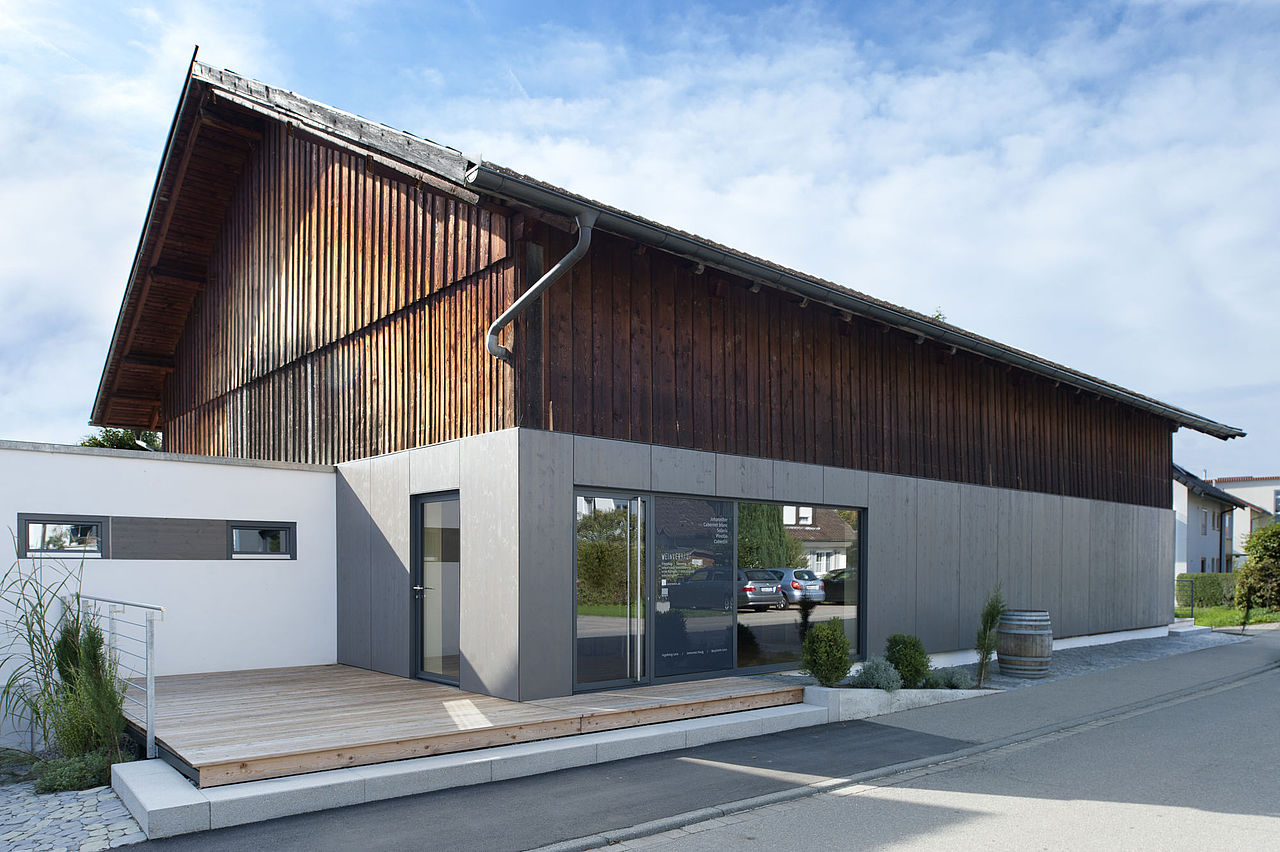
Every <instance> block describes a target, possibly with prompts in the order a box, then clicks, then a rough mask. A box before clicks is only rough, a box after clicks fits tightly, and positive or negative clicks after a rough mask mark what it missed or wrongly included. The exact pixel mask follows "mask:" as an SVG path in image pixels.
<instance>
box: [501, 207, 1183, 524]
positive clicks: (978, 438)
mask: <svg viewBox="0 0 1280 852" xmlns="http://www.w3.org/2000/svg"><path fill="white" fill-rule="evenodd" d="M540 242H543V243H545V244H546V256H547V258H548V261H549V262H551V261H554V260H555V259H558V258H559V257H561V256H563V255H564V253H565V252H566V251H568V249H569V247H570V245H571V243H572V238H571V237H569V236H568V235H564V234H562V233H560V232H558V231H554V230H549V229H544V230H543V233H542V235H541V236H540ZM750 283H751V282H749V281H745V280H742V279H738V278H735V277H733V276H729V275H727V274H723V273H719V272H716V271H713V270H707V271H705V272H704V273H702V274H696V272H695V270H694V268H693V265H692V264H691V263H689V262H687V261H683V260H681V259H678V258H675V257H672V256H671V255H667V254H664V253H662V252H659V251H654V250H652V249H649V250H647V251H644V252H643V253H638V252H637V250H636V247H635V246H634V244H632V243H630V242H627V241H624V240H622V239H620V238H616V237H613V236H611V235H607V234H599V233H597V236H596V238H595V239H594V241H593V243H592V248H591V252H590V254H589V256H588V257H587V258H585V259H584V260H583V261H582V262H581V263H579V265H578V266H577V267H575V268H574V270H573V272H572V273H571V275H570V276H568V277H566V278H565V279H562V280H561V281H560V282H559V283H558V284H556V285H555V286H554V287H552V288H551V289H550V290H549V291H548V292H547V294H546V295H545V296H544V297H543V317H542V318H541V319H540V320H539V322H540V323H541V332H542V337H543V341H542V343H543V352H544V356H543V358H542V359H541V362H540V369H541V371H542V374H541V375H540V374H539V366H538V365H537V364H534V365H531V366H529V367H526V368H525V370H524V371H523V372H522V376H521V377H520V379H519V381H518V382H517V387H518V391H517V392H518V394H519V395H520V400H519V404H520V410H521V411H524V412H526V416H525V420H524V423H523V425H527V426H533V427H535V428H545V429H552V430H556V431H561V432H574V433H577V434H584V435H595V436H599V437H605V438H619V439H625V440H633V441H644V442H651V443H656V444H667V445H671V446H679V447H692V448H695V449H700V450H713V451H717V452H728V453H736V454H742V455H753V456H763V457H767V458H774V459H783V460H789V461H800V462H809V463H815V464H827V465H839V466H845V467H852V468H858V469H862V470H871V471H880V472H885V473H896V474H905V475H910V476H921V477H928V478H932V479H942V480H950V481H957V482H971V483H977V484H982V485H994V486H1000V487H1007V488H1017V489H1023V490H1030V491H1042V492H1047V493H1053V494H1064V495H1069V496H1077V497H1087V498H1093V499H1100V500H1112V501H1117V502H1125V503H1136V504H1142V505H1149V506H1159V507H1165V508H1167V507H1168V505H1169V500H1170V491H1169V470H1170V464H1171V462H1172V441H1171V431H1170V429H1171V427H1170V424H1169V423H1168V422H1167V421H1166V420H1164V419H1162V418H1159V417H1157V416H1154V415H1150V414H1146V413H1144V412H1141V411H1138V410H1136V409H1132V408H1129V407H1127V406H1124V405H1120V404H1117V403H1113V402H1111V401H1109V400H1100V399H1097V398H1095V397H1094V396H1093V395H1092V394H1088V393H1083V392H1082V393H1076V391H1075V389H1073V388H1069V387H1065V386H1061V387H1058V386H1055V385H1054V383H1053V382H1052V381H1049V380H1046V379H1043V378H1040V377H1038V376H1034V375H1032V374H1030V373H1027V372H1025V371H1022V370H1018V369H1016V368H1009V367H1006V366H1005V365H1003V364H998V363H995V362H992V361H989V360H987V359H983V358H979V357H977V356H974V355H970V354H966V353H962V352H958V353H955V354H950V352H949V349H948V348H943V347H940V346H938V345H936V344H934V343H932V342H929V341H925V342H923V343H918V342H917V338H916V337H915V336H914V335H909V334H907V333H904V332H901V331H897V330H894V329H888V328H886V327H885V326H882V325H880V324H878V323H875V322H872V321H870V320H863V319H860V318H857V317H855V318H853V319H852V321H845V320H843V319H842V318H841V317H840V315H839V314H838V313H836V312H835V311H832V310H830V309H829V308H826V307H824V306H820V305H817V304H810V305H809V306H808V307H801V305H800V300H799V298H796V297H792V296H789V295H787V294H785V293H781V292H779V291H777V290H774V289H771V288H768V287H763V288H761V289H760V292H758V293H752V292H751V291H750ZM533 333H536V330H534V329H525V334H533ZM539 394H542V396H541V397H540V398H539V397H538V395H539ZM535 411H536V412H538V413H537V414H533V412H535Z"/></svg>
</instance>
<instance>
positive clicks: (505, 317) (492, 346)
mask: <svg viewBox="0 0 1280 852" xmlns="http://www.w3.org/2000/svg"><path fill="white" fill-rule="evenodd" d="M598 217H599V214H598V213H596V211H594V210H582V211H580V212H579V213H578V214H577V215H576V216H574V220H575V221H576V222H577V223H578V242H577V244H576V245H575V246H574V247H573V248H572V249H570V250H569V253H568V254H566V255H565V256H564V257H562V258H560V261H559V262H558V263H557V264H556V265H555V266H553V267H551V268H550V269H548V270H547V271H546V272H545V273H543V276H542V277H541V278H539V279H538V281H537V283H535V284H534V285H533V286H532V287H530V288H529V289H528V290H526V291H525V292H524V293H523V294H522V295H521V296H520V298H519V299H516V300H515V301H514V302H512V303H511V307H509V308H507V309H506V310H505V311H503V312H502V315H501V316H500V317H498V318H497V319H496V320H494V321H493V324H492V325H490V326H489V334H488V336H487V337H486V338H485V341H484V348H485V349H488V350H489V354H490V355H492V356H493V357H495V358H498V359H500V360H502V361H506V362H508V363H510V362H511V350H510V349H508V348H507V347H505V346H503V345H502V344H501V343H500V342H498V338H499V336H501V334H502V330H503V329H504V328H506V327H507V326H508V325H510V324H511V321H512V320H514V319H515V318H516V317H518V316H520V314H522V313H523V312H524V311H525V309H526V308H528V307H529V306H530V305H532V304H533V301H534V300H535V299H537V298H538V297H539V296H540V295H542V291H543V290H545V289H547V288H548V287H550V286H551V285H552V284H554V283H556V281H558V280H559V279H560V276H562V275H564V274H565V273H566V272H568V271H569V270H570V269H572V268H573V266H574V264H576V263H577V262H578V261H579V260H582V256H583V255H584V254H586V253H587V249H589V248H591V228H592V227H593V226H594V225H595V223H596V219H597V218H598Z"/></svg>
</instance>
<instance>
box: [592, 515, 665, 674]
mask: <svg viewBox="0 0 1280 852" xmlns="http://www.w3.org/2000/svg"><path fill="white" fill-rule="evenodd" d="M575 502H576V508H577V512H576V522H577V541H576V546H575V548H574V550H575V554H576V563H577V571H576V583H575V585H576V589H575V593H574V595H575V601H574V603H575V607H576V614H575V634H574V646H575V651H574V667H575V673H576V674H575V677H576V682H577V684H578V686H580V687H585V688H597V687H602V686H618V685H622V684H628V683H638V682H643V681H647V680H648V679H649V677H650V672H649V664H648V656H649V655H648V648H647V636H646V632H645V625H646V617H647V608H648V600H649V590H648V581H649V578H648V572H647V571H646V568H645V559H646V555H645V553H646V549H647V548H646V546H645V535H646V531H645V511H646V505H645V504H646V500H645V499H644V498H643V497H636V496H631V495H603V496H591V495H584V494H580V495H578V496H577V498H576V500H575Z"/></svg>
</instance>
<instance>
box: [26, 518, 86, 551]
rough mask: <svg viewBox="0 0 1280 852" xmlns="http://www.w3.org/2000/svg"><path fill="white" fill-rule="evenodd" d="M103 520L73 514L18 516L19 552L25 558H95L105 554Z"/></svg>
mask: <svg viewBox="0 0 1280 852" xmlns="http://www.w3.org/2000/svg"><path fill="white" fill-rule="evenodd" d="M106 529H107V523H106V519H105V518H98V517H92V516H89V517H83V516H75V515H27V514H20V515H18V530H19V537H20V541H19V542H18V549H19V551H20V552H23V553H24V554H25V555H26V556H28V557H31V556H43V555H46V554H47V555H56V556H71V557H90V558H98V557H102V556H105V555H106V553H107V547H106V545H107V536H106Z"/></svg>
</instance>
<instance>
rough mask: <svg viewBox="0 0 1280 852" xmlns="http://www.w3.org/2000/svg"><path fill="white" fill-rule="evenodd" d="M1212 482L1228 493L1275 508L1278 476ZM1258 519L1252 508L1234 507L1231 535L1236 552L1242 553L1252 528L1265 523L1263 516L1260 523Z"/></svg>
mask: <svg viewBox="0 0 1280 852" xmlns="http://www.w3.org/2000/svg"><path fill="white" fill-rule="evenodd" d="M1214 484H1215V485H1217V486H1218V487H1219V488H1221V489H1222V490H1223V491H1225V492H1227V493H1228V494H1231V495H1233V496H1235V497H1239V498H1240V499H1241V500H1244V501H1246V502H1248V503H1252V504H1253V505H1255V506H1259V507H1261V508H1263V509H1266V510H1267V511H1268V512H1270V511H1271V510H1272V509H1273V508H1275V502H1276V491H1277V489H1280V476H1276V477H1271V478H1269V479H1255V480H1251V481H1247V482H1215V483H1214ZM1258 520H1259V519H1258V517H1257V513H1256V512H1254V511H1253V510H1251V509H1236V511H1235V518H1234V519H1233V521H1232V537H1233V538H1234V539H1235V540H1234V541H1233V542H1232V548H1233V550H1234V551H1235V552H1236V553H1244V542H1245V539H1247V538H1248V537H1249V533H1250V532H1252V531H1253V529H1255V528H1257V527H1259V526H1265V525H1266V521H1265V518H1264V519H1263V520H1264V523H1262V524H1259V523H1258Z"/></svg>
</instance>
